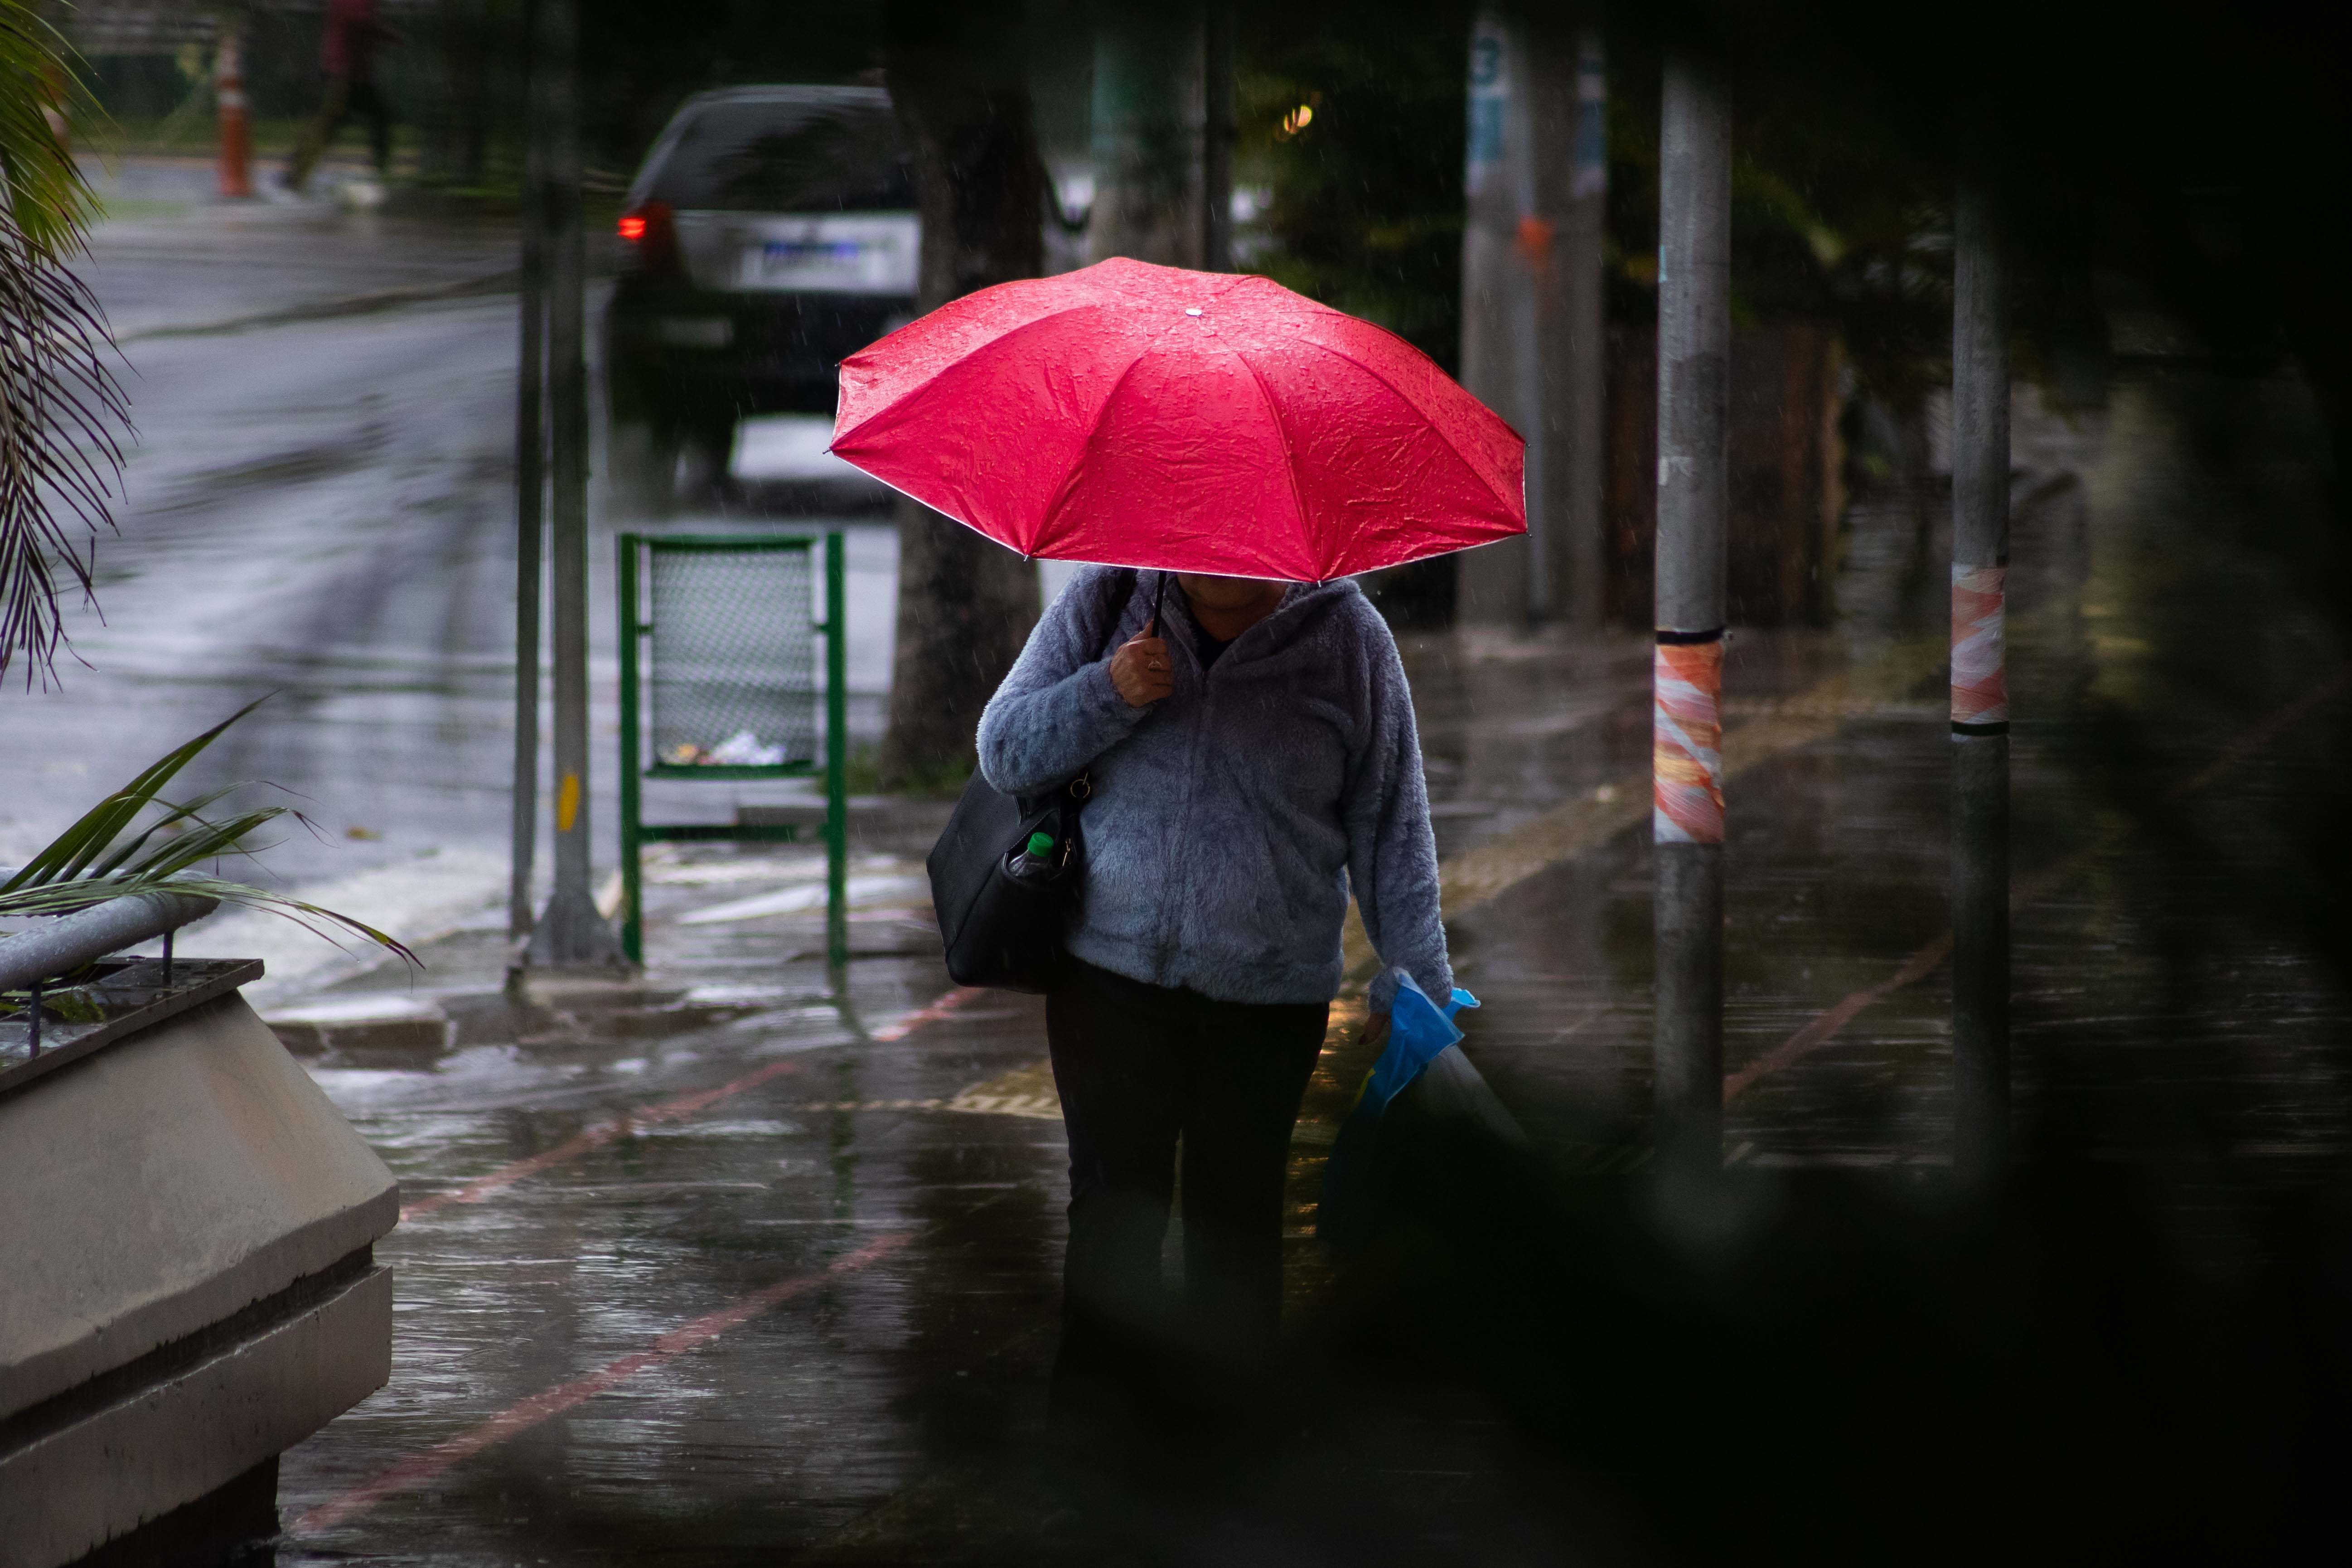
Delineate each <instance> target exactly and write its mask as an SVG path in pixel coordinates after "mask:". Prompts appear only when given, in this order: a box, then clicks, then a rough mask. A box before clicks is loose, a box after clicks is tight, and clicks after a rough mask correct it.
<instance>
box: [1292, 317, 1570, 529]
mask: <svg viewBox="0 0 2352 1568" xmlns="http://www.w3.org/2000/svg"><path fill="white" fill-rule="evenodd" d="M1365 324H1366V325H1367V326H1371V327H1378V328H1379V329H1380V330H1381V331H1384V332H1385V331H1388V329H1387V328H1386V327H1381V326H1380V323H1379V322H1377V321H1368V322H1366V323H1365ZM1389 335H1390V336H1391V337H1392V338H1396V339H1397V342H1404V339H1402V337H1398V336H1397V334H1396V333H1394V332H1389ZM1315 346H1316V347H1317V348H1318V349H1321V350H1322V351H1323V352H1324V353H1327V354H1329V355H1330V356H1331V357H1332V358H1334V359H1337V360H1344V361H1345V362H1347V363H1349V364H1351V365H1354V366H1355V367H1356V368H1357V369H1358V370H1360V371H1362V372H1363V373H1364V374H1366V375H1369V376H1370V377H1371V378H1372V379H1373V380H1374V381H1377V382H1379V383H1380V384H1381V385H1382V386H1385V387H1387V388H1388V389H1389V390H1390V391H1391V392H1393V393H1395V394H1396V395H1397V401H1398V402H1400V403H1402V404H1403V405H1405V406H1406V407H1408V408H1410V409H1412V411H1413V412H1414V413H1415V414H1418V415H1420V416H1422V418H1423V420H1424V421H1426V422H1427V424H1428V426H1429V428H1430V429H1431V430H1432V431H1433V432H1434V433H1435V434H1436V436H1437V438H1438V439H1439V440H1441V441H1443V442H1444V443H1445V447H1446V450H1448V451H1450V452H1452V453H1453V454H1454V457H1455V458H1458V459H1460V461H1461V463H1462V466H1463V467H1464V468H1468V469H1469V470H1470V471H1471V472H1472V473H1474V474H1475V475H1477V476H1478V482H1479V483H1480V484H1482V485H1484V486H1486V493H1487V494H1489V495H1491V496H1493V497H1494V498H1495V499H1496V500H1498V501H1500V502H1502V503H1503V506H1504V508H1505V510H1508V509H1509V507H1510V505H1511V500H1512V498H1511V497H1509V496H1507V495H1505V494H1504V493H1503V492H1502V491H1501V490H1498V489H1496V488H1495V481H1494V480H1492V479H1488V478H1487V477H1486V470H1485V467H1484V465H1482V464H1480V463H1478V462H1476V461H1475V460H1474V459H1473V458H1471V456H1470V455H1469V454H1468V453H1467V452H1465V451H1464V450H1463V449H1462V447H1460V445H1459V444H1458V443H1456V442H1455V441H1454V437H1452V436H1450V435H1448V434H1446V430H1445V426H1444V421H1442V420H1440V419H1439V418H1438V417H1437V416H1435V415H1434V414H1432V413H1431V412H1430V411H1429V410H1428V409H1426V408H1423V406H1422V405H1421V403H1420V401H1419V400H1418V399H1417V398H1415V397H1414V396H1413V395H1412V394H1411V393H1409V392H1407V391H1406V390H1405V389H1404V388H1403V387H1402V386H1399V385H1398V384H1396V383H1395V382H1393V381H1391V380H1390V379H1389V378H1388V376H1387V375H1385V374H1382V373H1381V371H1379V370H1377V369H1375V368H1374V367H1373V366H1371V365H1369V364H1366V363H1364V362H1363V361H1362V360H1360V359H1358V358H1357V357H1356V356H1355V355H1354V354H1351V353H1348V352H1347V351H1346V350H1344V349H1340V348H1335V347H1334V346H1332V345H1331V344H1329V343H1327V342H1319V341H1318V342H1316V343H1315ZM1405 346H1406V347H1407V348H1412V344H1411V343H1405ZM1413 352H1414V353H1420V352H1421V351H1420V350H1418V349H1413ZM1440 374H1443V373H1442V372H1441V373H1440ZM1455 385H1456V386H1459V385H1460V383H1458V382H1457V383H1455ZM1462 395H1464V396H1465V397H1469V396H1470V394H1469V392H1468V391H1467V390H1466V389H1465V390H1464V391H1463V394H1462ZM1471 401H1472V402H1474V403H1476V402H1477V399H1475V397H1474V398H1471ZM1478 406H1479V407H1480V408H1481V409H1482V410H1484V411H1485V412H1486V413H1487V414H1489V415H1491V416H1494V417H1495V418H1496V419H1497V420H1500V421H1501V422H1502V426H1503V428H1504V429H1506V430H1510V429H1511V426H1510V421H1508V420H1507V419H1503V416H1501V415H1499V414H1496V413H1495V411H1494V410H1493V409H1491V408H1487V407H1486V405H1485V404H1483V403H1479V404H1478ZM1511 434H1512V435H1514V436H1518V435H1519V433H1518V432H1517V430H1511ZM1519 444H1520V445H1521V446H1523V447H1524V446H1525V445H1526V444H1527V437H1524V436H1519Z"/></svg>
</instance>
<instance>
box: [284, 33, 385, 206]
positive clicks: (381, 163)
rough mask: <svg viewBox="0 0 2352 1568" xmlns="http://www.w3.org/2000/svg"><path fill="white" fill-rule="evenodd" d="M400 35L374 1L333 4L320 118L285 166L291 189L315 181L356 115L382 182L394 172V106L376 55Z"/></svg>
mask: <svg viewBox="0 0 2352 1568" xmlns="http://www.w3.org/2000/svg"><path fill="white" fill-rule="evenodd" d="M399 41H400V35H399V34H398V33H396V32H394V30H393V29H392V28H390V27H387V26H384V25H383V22H382V21H381V20H380V19H379V18H378V17H377V16H376V10H375V0H328V4H327V31H326V35H325V37H323V38H321V39H320V44H319V68H320V71H321V72H322V73H323V74H324V75H325V77H326V79H327V82H326V90H325V94H324V96H323V97H322V98H321V99H320V102H319V116H318V118H317V119H315V120H313V121H311V122H310V128H309V129H308V130H306V131H304V132H302V140H301V141H300V142H299V143H297V144H296V146H295V149H294V157H293V161H292V162H290V163H288V164H287V165H286V188H287V189H288V190H289V191H294V192H298V193H299V191H300V190H301V189H302V187H303V186H304V185H306V184H309V183H310V171H311V170H312V169H313V168H315V167H316V166H317V164H318V162H319V159H320V157H321V156H322V155H323V154H324V153H326V151H327V148H328V147H329V146H330V145H331V144H332V143H333V142H334V140H335V132H338V131H340V130H341V129H342V126H343V121H344V119H345V117H347V116H349V115H352V114H357V115H359V116H361V117H362V118H363V119H364V120H365V121H367V128H368V148H369V151H371V152H372V153H374V155H375V172H376V176H377V177H378V178H379V179H383V178H388V177H390V175H391V174H392V106H391V105H390V104H388V103H386V102H385V101H384V97H383V89H381V88H379V87H377V86H376V81H375V51H376V47H377V46H378V45H379V44H396V43H398V42H399Z"/></svg>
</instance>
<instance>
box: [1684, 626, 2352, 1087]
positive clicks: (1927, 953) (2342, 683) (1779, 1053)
mask: <svg viewBox="0 0 2352 1568" xmlns="http://www.w3.org/2000/svg"><path fill="white" fill-rule="evenodd" d="M2347 688H2352V665H2347V666H2346V667H2345V668H2342V669H2339V670H2337V671H2336V675H2335V677H2334V678H2333V679H2329V680H2326V681H2323V682H2321V683H2320V684H2319V685H2318V686H2316V687H2315V688H2313V689H2311V690H2309V691H2306V692H2305V693H2304V694H2303V695H2302V696H2301V697H2298V698H2296V699H2295V700H2294V701H2292V702H2290V703H2288V704H2287V705H2286V706H2285V707H2284V708H2282V709H2280V710H2278V711H2277V712H2275V713H2273V714H2272V715H2271V716H2270V717H2269V718H2267V719H2265V720H2263V721H2262V722H2261V723H2259V724H2256V725H2255V726H2254V727H2253V728H2252V729H2250V730H2248V731H2245V732H2244V733H2243V734H2242V735H2240V736H2238V737H2237V738H2236V739H2235V740H2233V741H2231V742H2230V743H2229V744H2228V745H2226V746H2224V747H2222V748H2221V751H2219V752H2216V753H2214V756H2213V760H2212V761H2211V762H2210V763H2206V764H2205V765H2204V766H2203V767H2201V768H2200V769H2198V770H2197V771H2196V772H2195V773H2191V774H2189V776H2188V777H2187V778H2185V779H2182V780H2181V781H2180V782H2179V783H2178V784H2174V785H2173V786H2172V787H2171V788H2170V789H2168V790H2166V791H2165V792H2164V796H2165V798H2166V799H2168V800H2178V799H2180V798H2183V797H2185V796H2188V795H2194V794H2196V793H2197V792H2198V791H2199V790H2200V789H2203V788H2204V787H2205V786H2206V785H2208V784H2211V783H2213V782H2214V781H2215V780H2216V779H2219V778H2220V777H2221V775H2222V774H2223V773H2227V772H2229V771H2230V770H2231V768H2233V767H2236V766H2237V765H2238V764H2239V763H2242V762H2244V761H2245V760H2246V759H2247V758H2248V757H2250V756H2252V755H2253V753H2254V752H2258V751H2260V750H2262V748H2263V747H2264V746H2266V745H2268V744H2270V743H2271V742H2273V741H2275V740H2277V739H2278V738H2279V736H2280V735H2282V734H2284V732H2285V731H2287V730H2288V729H2290V728H2292V727H2293V726H2294V725H2295V724H2297V723H2300V722H2301V721H2303V720H2305V718H2307V717H2309V716H2310V714H2311V711H2312V710H2313V709H2315V708H2317V707H2320V706H2321V705H2322V704H2324V703H2326V702H2327V701H2329V700H2332V699H2334V698H2336V697H2339V696H2341V695H2343V693H2344V691H2345V690H2346V689H2347ZM2125 832H2126V829H2124V828H2121V827H2116V828H2110V829H2108V830H2107V831H2106V832H2105V833H2103V834H2101V835H2099V837H2097V838H2095V839H2094V840H2093V841H2092V842H2091V843H2089V844H2086V845H2084V847H2082V848H2080V849H2077V850H2075V851H2074V853H2073V854H2072V855H2069V856H2067V857H2066V858H2064V859H2063V860H2061V861H2059V862H2058V863H2057V864H2056V865H2055V866H2052V867H2049V868H2046V869H2044V870H2042V871H2039V872H2036V873H2035V874H2034V875H2032V876H2031V877H2028V878H2026V879H2024V880H2023V881H2022V882H2020V883H2018V884H2017V885H2016V886H2015V888H2014V889H2012V890H2011V894H2010V900H2009V907H2010V908H2011V910H2021V909H2023V908H2024V907H2025V906H2026V905H2028V904H2030V903H2032V902H2033V901H2034V900H2037V899H2039V898H2041V897H2042V896H2043V895H2044V894H2046V893H2051V892H2054V891H2056V890H2057V889H2058V888H2060V887H2061V886H2062V885H2063V884H2064V883H2065V882H2066V881H2068V880H2069V879H2072V878H2073V877H2074V875H2075V874H2076V873H2077V872H2079V871H2081V870H2082V869H2083V868H2084V867H2085V866H2088V865H2089V864H2090V863H2091V861H2092V860H2094V859H2095V858H2097V857H2098V856H2099V855H2100V854H2102V853H2103V852H2105V850H2106V849H2107V848H2109V847H2111V846H2112V845H2113V844H2114V843H2115V841H2116V839H2118V838H2121V837H2123V836H2124V834H2125ZM1951 951H1952V933H1951V932H1950V931H1945V932H1944V933H1943V934H1942V935H1940V936H1938V937H1937V938H1936V939H1935V940H1934V941H1932V942H1928V943H1927V946H1925V947H1923V948H1921V949H1920V950H1919V951H1918V952H1915V953H1913V954H1912V955H1911V956H1910V958H1909V959H1908V960H1906V962H1905V963H1904V965H1903V967H1902V968H1900V969H1898V970H1896V971H1895V973H1893V974H1892V975H1890V976H1888V977H1887V978H1886V979H1885V980H1882V981H1880V982H1879V983H1878V984H1875V985H1866V986H1864V987H1863V989H1861V990H1859V991H1856V992H1854V993H1853V994H1852V995H1850V996H1848V997H1846V998H1845V1000H1843V1001H1842V1002H1840V1003H1839V1004H1838V1005H1836V1006H1834V1007H1832V1008H1831V1009H1830V1010H1829V1011H1828V1012H1826V1013H1823V1014H1822V1016H1820V1017H1818V1018H1815V1019H1813V1020H1812V1022H1811V1023H1809V1024H1807V1025H1806V1026H1804V1027H1803V1028H1801V1029H1799V1030H1798V1031H1797V1032H1796V1033H1795V1034H1793V1035H1790V1037H1788V1038H1787V1039H1786V1040H1783V1041H1782V1042H1780V1044H1779V1045H1777V1046H1775V1047H1772V1048H1771V1049H1770V1050H1769V1051H1767V1052H1765V1053H1764V1054H1763V1055H1762V1056H1760V1057H1758V1058H1756V1059H1755V1060H1754V1061H1752V1062H1749V1063H1748V1065H1747V1066H1746V1067H1744V1068H1740V1069H1739V1070H1738V1072H1736V1073H1732V1074H1731V1075H1729V1076H1728V1077H1727V1078H1726V1079H1724V1080H1723V1098H1724V1099H1725V1100H1726V1101H1728V1100H1730V1099H1731V1097H1732V1096H1734V1095H1736V1094H1738V1093H1739V1092H1740V1091H1741V1090H1742V1089H1747V1088H1748V1086H1749V1085H1751V1084H1753V1083H1755V1081H1756V1080H1757V1079H1760V1078H1762V1077H1764V1076H1765V1075H1766V1074H1768V1073H1776V1072H1779V1071H1780V1069H1781V1068H1785V1067H1788V1066H1790V1064H1792V1063H1794V1062H1796V1061H1799V1060H1801V1059H1802V1058H1805V1057H1808V1056H1811V1054H1812V1053H1813V1052H1815V1051H1817V1050H1819V1049H1821V1048H1822V1047H1823V1046H1825V1045H1827V1044H1829V1043H1830V1040H1831V1039H1832V1037H1834V1036H1835V1035H1836V1034H1837V1032H1838V1031H1839V1030H1840V1029H1843V1028H1844V1027H1845V1026H1847V1025H1848V1024H1850V1023H1852V1022H1853V1019H1854V1016H1855V1015H1856V1014H1859V1013H1860V1012H1861V1011H1862V1010H1863V1009H1864V1008H1865V1007H1868V1006H1870V1005H1873V1004H1874V1003H1875V1002H1878V1001H1879V1000H1880V999H1882V998H1884V997H1885V996H1887V995H1888V994H1891V993H1894V992H1896V991H1900V990H1901V989H1903V987H1905V986H1906V985H1909V984H1914V983H1915V982H1917V981H1920V980H1925V979H1926V978H1927V976H1928V975H1930V974H1932V973H1935V972H1936V969H1937V966H1938V965H1940V964H1941V963H1943V962H1944V960H1945V959H1946V958H1948V956H1950V954H1951Z"/></svg>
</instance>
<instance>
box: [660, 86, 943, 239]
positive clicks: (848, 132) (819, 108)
mask: <svg viewBox="0 0 2352 1568" xmlns="http://www.w3.org/2000/svg"><path fill="white" fill-rule="evenodd" d="M645 195H646V197H647V198H649V199H652V200H655V201H663V202H667V203H668V204H669V205H671V206H673V207H677V208H681V209H694V208H712V207H715V208H719V209H722V210H726V211H733V212H875V211H894V210H895V211H905V210H908V209H909V208H911V207H913V206H914V205H915V196H914V185H913V182H912V179H911V177H910V175H909V173H908V167H907V153H906V148H905V146H904V144H903V143H902V142H901V141H900V139H899V135H898V121H897V119H896V118H895V117H894V116H893V115H892V114H891V112H890V110H888V109H887V108H886V107H868V106H866V105H844V104H837V103H835V104H811V103H793V102H790V101H784V102H777V101H772V100H770V101H760V100H753V101H748V102H735V103H728V102H719V103H709V104H705V105H703V106H702V107H701V108H700V109H699V110H695V111H694V112H693V115H692V118H690V119H689V120H688V121H687V122H686V123H685V124H684V125H683V126H681V127H680V128H679V130H678V132H677V141H676V142H674V143H673V144H672V145H671V147H670V149H669V153H668V155H667V157H665V158H664V159H663V160H662V163H661V167H660V168H659V169H658V170H657V171H656V172H655V174H654V177H653V180H652V182H651V184H650V188H649V189H647V190H646V193H645Z"/></svg>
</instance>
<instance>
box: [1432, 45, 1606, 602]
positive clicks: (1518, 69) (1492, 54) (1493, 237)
mask: <svg viewBox="0 0 2352 1568" xmlns="http://www.w3.org/2000/svg"><path fill="white" fill-rule="evenodd" d="M1469 108H1470V124H1469V139H1468V145H1467V153H1466V163H1465V169H1464V183H1465V198H1466V206H1467V210H1466V212H1465V215H1464V216H1465V225H1464V229H1463V237H1462V384H1463V385H1464V386H1465V387H1467V388H1468V389H1469V390H1470V392H1471V394H1472V395H1475V397H1477V398H1478V399H1479V401H1481V402H1483V403H1485V404H1486V405H1487V406H1488V407H1489V408H1492V409H1494V410H1495V411H1496V413H1497V414H1499V415H1501V416H1503V417H1504V418H1505V419H1507V420H1508V421H1509V422H1510V424H1511V426H1512V428H1514V429H1516V430H1517V431H1518V432H1519V434H1520V435H1521V436H1523V437H1526V439H1527V443H1528V446H1527V481H1526V482H1527V499H1528V533H1527V537H1526V538H1525V539H1524V540H1513V541H1506V542H1501V543H1498V544H1491V545H1488V546H1486V548H1484V549H1481V550H1476V551H1473V552H1470V553H1468V554H1466V555H1465V556H1463V557H1462V558H1461V566H1460V568H1459V570H1460V572H1461V577H1460V579H1459V590H1458V593H1457V595H1456V609H1457V618H1458V619H1460V620H1461V621H1462V622H1464V623H1465V624H1467V625H1486V626H1500V627H1505V628H1511V629H1517V628H1519V627H1523V626H1528V625H1530V624H1536V623H1540V622H1544V621H1564V622H1566V623H1568V624H1569V625H1571V626H1578V627H1580V628H1583V629H1595V628H1597V627H1598V626H1599V625H1600V622H1601V571H1602V560H1603V552H1602V548H1601V478H1602V475H1601V468H1602V433H1603V423H1604V420H1603V408H1602V403H1601V396H1602V391H1601V389H1602V385H1603V376H1604V372H1605V367H1606V356H1607V342H1606V338H1605V336H1604V333H1605V326H1604V323H1603V320H1602V311H1601V267H1602V255H1603V253H1602V229H1603V219H1604V208H1605V206H1606V197H1607V192H1608V144H1607V139H1606V125H1605V121H1604V114H1605V110H1606V100H1605V88H1604V84H1603V79H1602V75H1601V47H1600V39H1599V37H1598V36H1597V35H1595V34H1592V33H1591V32H1589V31H1584V32H1580V30H1579V29H1578V27H1577V26H1576V25H1575V23H1574V19H1573V18H1572V17H1570V16H1552V15H1551V14H1550V13H1549V12H1545V11H1540V10H1538V9H1535V8H1528V9H1527V10H1526V11H1524V12H1521V11H1515V10H1505V9H1501V8H1497V7H1489V8H1487V9H1486V10H1483V11H1481V12H1480V13H1479V15H1478V18H1477V20H1476V22H1475V25H1474V26H1473V27H1472V29H1471V35H1470V93H1469Z"/></svg>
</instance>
